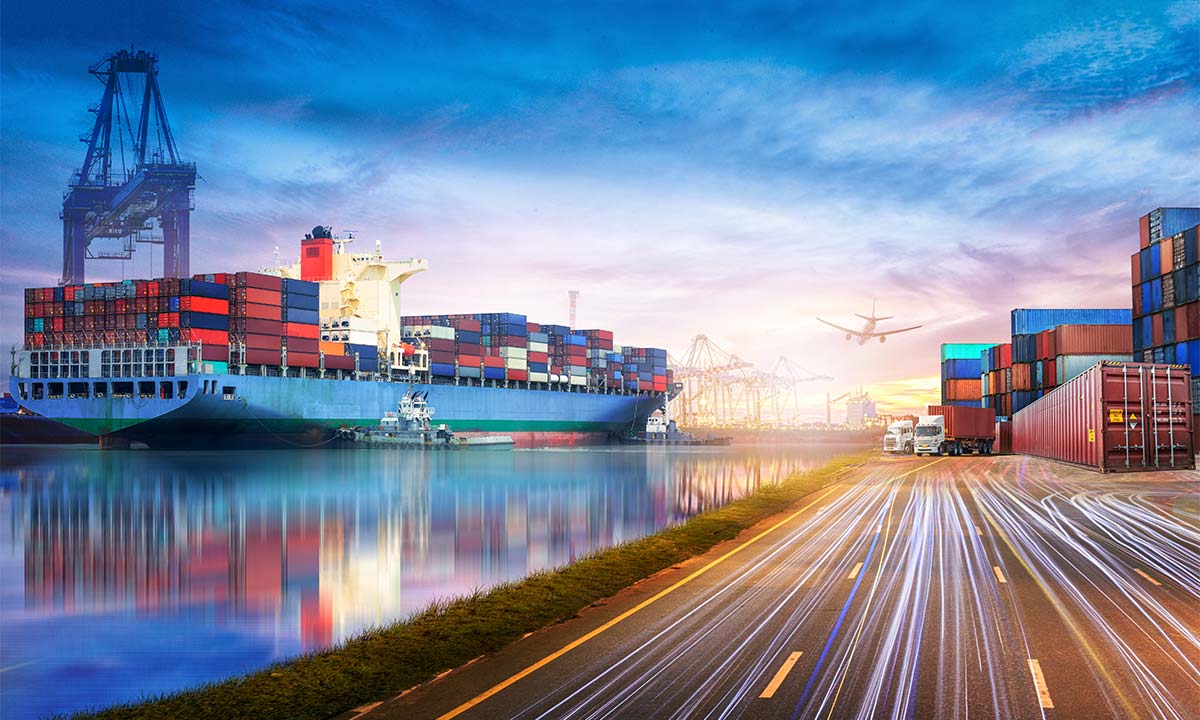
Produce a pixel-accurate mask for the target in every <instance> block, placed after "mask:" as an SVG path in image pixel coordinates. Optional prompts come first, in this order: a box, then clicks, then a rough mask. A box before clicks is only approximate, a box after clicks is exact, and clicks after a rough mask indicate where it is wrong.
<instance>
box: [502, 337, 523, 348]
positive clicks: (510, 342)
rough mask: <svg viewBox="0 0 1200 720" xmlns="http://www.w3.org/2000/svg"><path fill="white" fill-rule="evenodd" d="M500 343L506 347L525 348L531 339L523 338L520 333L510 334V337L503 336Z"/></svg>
mask: <svg viewBox="0 0 1200 720" xmlns="http://www.w3.org/2000/svg"><path fill="white" fill-rule="evenodd" d="M500 344H501V345H502V346H504V347H512V348H523V347H528V345H529V341H528V339H527V338H523V337H521V336H520V335H509V336H508V337H505V338H503V340H502V341H501V343H500Z"/></svg>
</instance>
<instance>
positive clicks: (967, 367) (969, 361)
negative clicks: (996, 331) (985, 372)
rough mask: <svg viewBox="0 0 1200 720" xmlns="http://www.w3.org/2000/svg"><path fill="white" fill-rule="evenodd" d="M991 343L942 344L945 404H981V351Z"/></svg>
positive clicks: (977, 405) (943, 402) (969, 405)
mask: <svg viewBox="0 0 1200 720" xmlns="http://www.w3.org/2000/svg"><path fill="white" fill-rule="evenodd" d="M992 346H993V344H992V343H944V344H943V345H942V405H947V406H959V407H979V406H980V401H981V399H982V397H983V388H982V383H981V379H982V378H981V375H982V369H981V365H980V353H982V352H983V351H985V350H987V349H989V348H991V347H992Z"/></svg>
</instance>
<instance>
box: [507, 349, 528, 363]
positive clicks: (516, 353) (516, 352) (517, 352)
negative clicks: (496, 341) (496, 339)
mask: <svg viewBox="0 0 1200 720" xmlns="http://www.w3.org/2000/svg"><path fill="white" fill-rule="evenodd" d="M500 357H503V358H520V359H522V360H525V359H526V358H528V357H529V351H528V350H526V349H525V348H517V347H502V348H500Z"/></svg>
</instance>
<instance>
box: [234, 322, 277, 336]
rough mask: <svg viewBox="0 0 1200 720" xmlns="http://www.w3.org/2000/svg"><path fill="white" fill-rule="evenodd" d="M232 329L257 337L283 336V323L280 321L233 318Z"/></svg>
mask: <svg viewBox="0 0 1200 720" xmlns="http://www.w3.org/2000/svg"><path fill="white" fill-rule="evenodd" d="M230 323H231V325H230V326H231V327H232V328H233V329H234V330H235V331H237V332H240V333H254V334H255V335H274V336H275V337H281V336H282V335H283V323H281V322H279V321H278V320H259V319H257V318H231V319H230Z"/></svg>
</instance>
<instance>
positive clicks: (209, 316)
mask: <svg viewBox="0 0 1200 720" xmlns="http://www.w3.org/2000/svg"><path fill="white" fill-rule="evenodd" d="M179 324H180V326H182V327H188V328H196V329H199V330H228V329H229V316H227V315H218V314H216V313H198V312H185V313H180V314H179Z"/></svg>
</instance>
